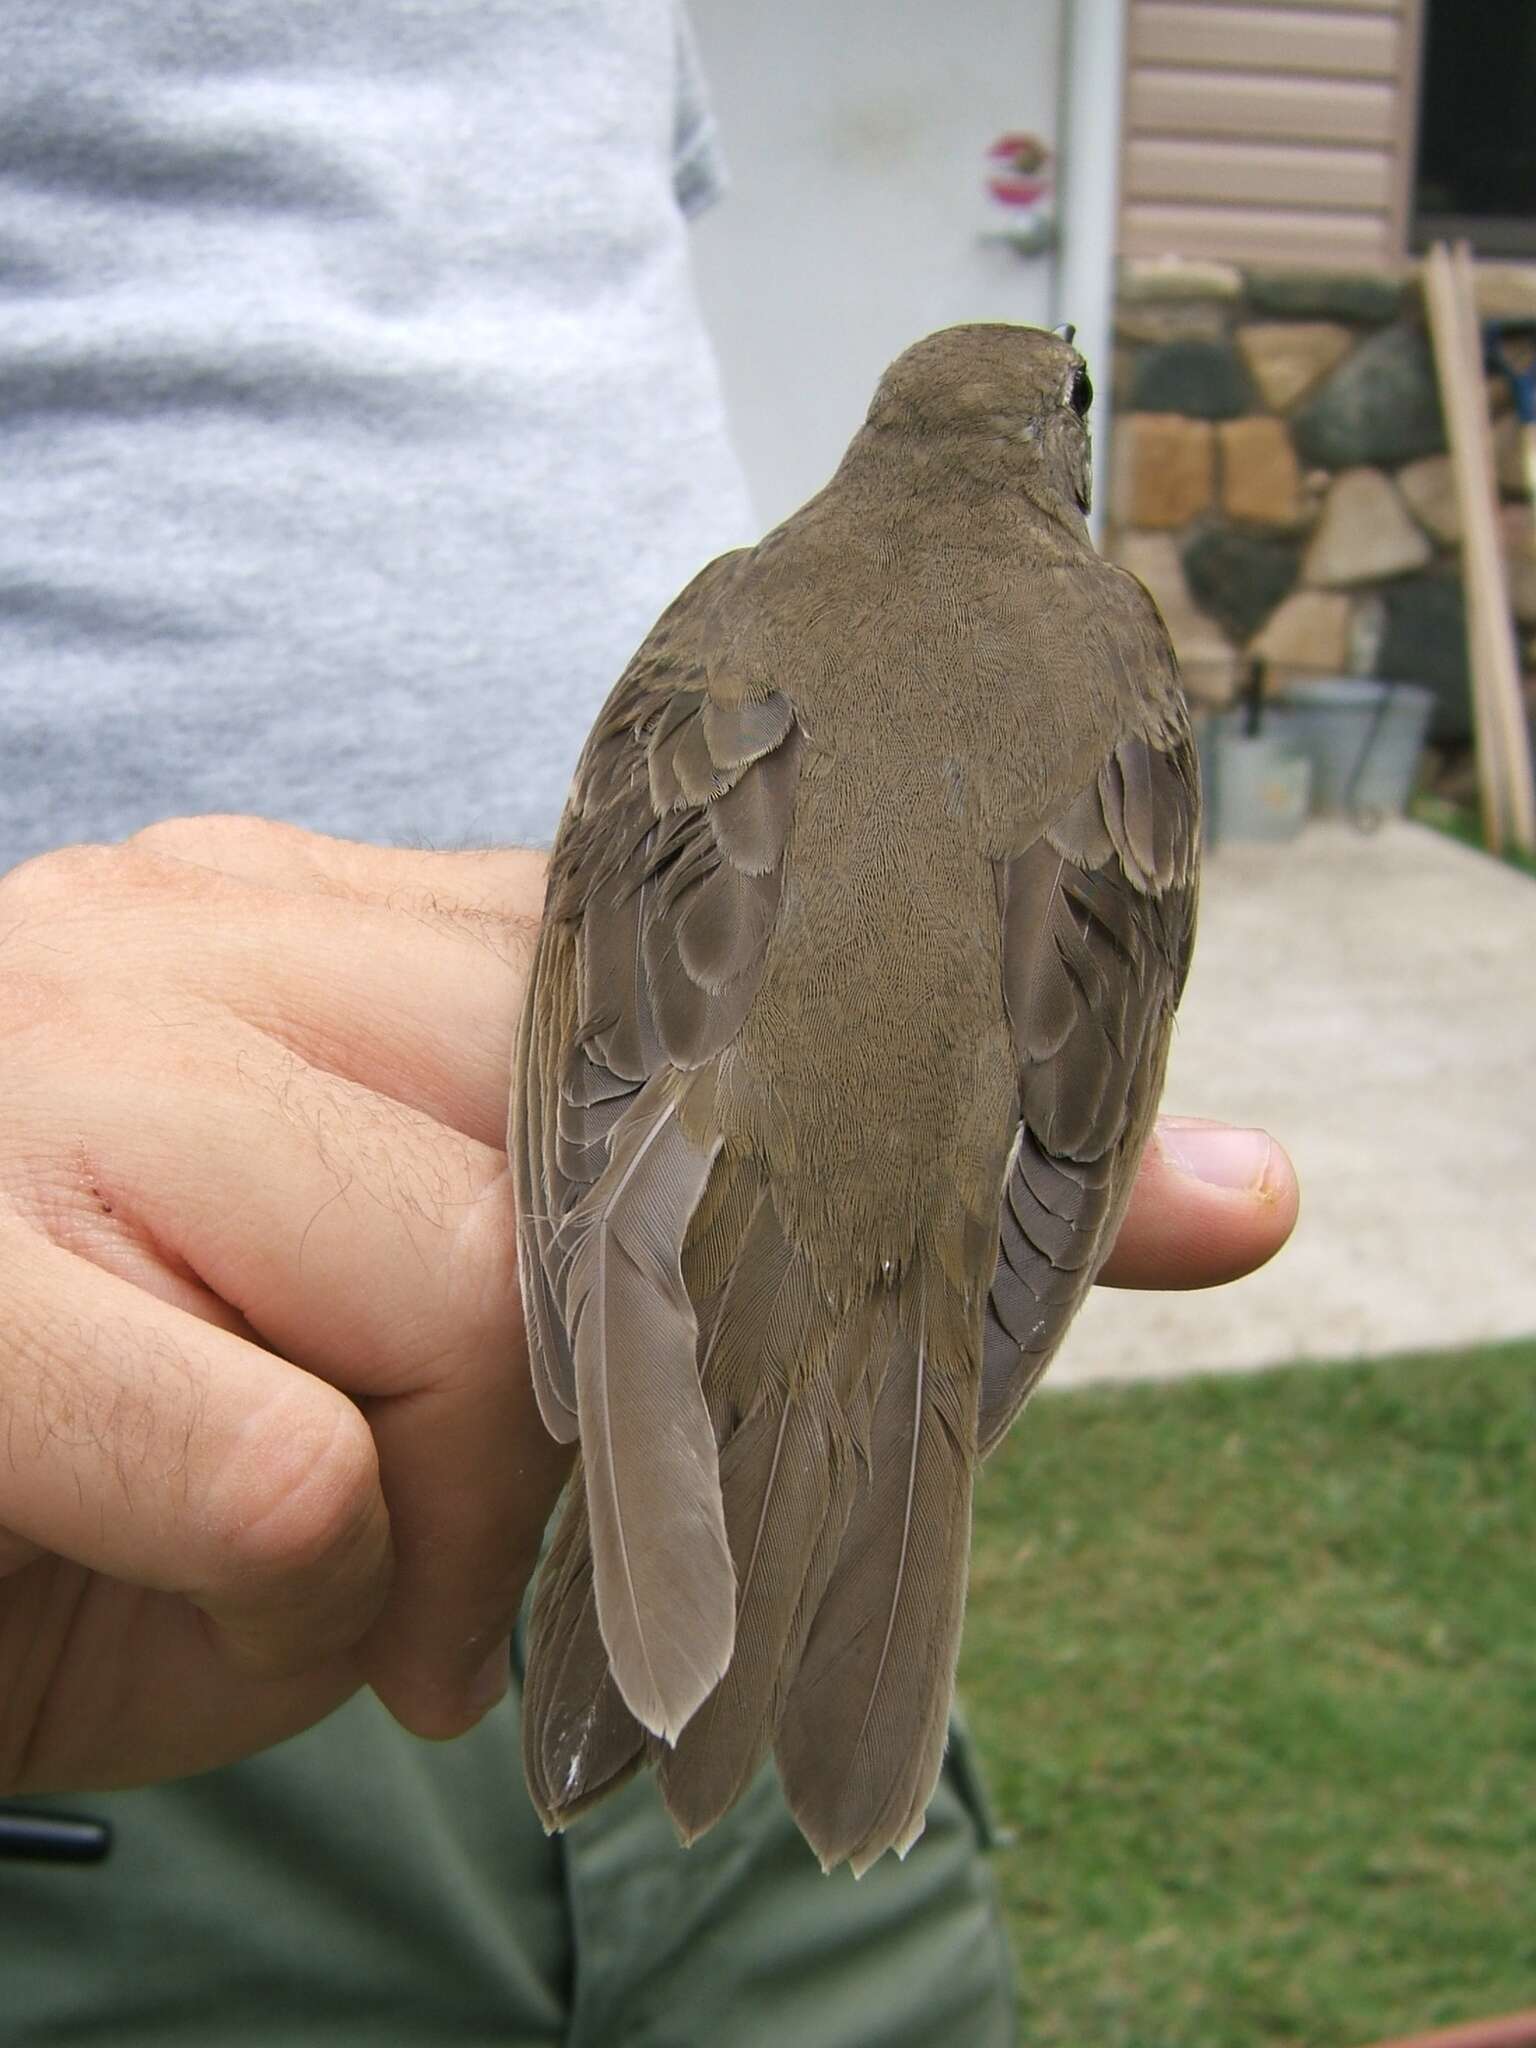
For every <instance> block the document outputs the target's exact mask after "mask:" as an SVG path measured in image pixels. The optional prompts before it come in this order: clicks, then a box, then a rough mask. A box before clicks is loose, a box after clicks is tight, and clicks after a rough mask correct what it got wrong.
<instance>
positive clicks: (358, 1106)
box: [0, 819, 566, 1791]
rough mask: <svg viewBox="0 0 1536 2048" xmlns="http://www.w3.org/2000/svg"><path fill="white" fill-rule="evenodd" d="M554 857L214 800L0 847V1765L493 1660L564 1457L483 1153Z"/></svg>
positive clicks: (79, 1764)
mask: <svg viewBox="0 0 1536 2048" xmlns="http://www.w3.org/2000/svg"><path fill="white" fill-rule="evenodd" d="M543 873H544V864H543V861H542V859H541V858H539V857H538V856H536V855H533V854H524V853H513V852H498V853H468V854H433V853H418V852H404V851H385V850H381V849H378V848H375V847H367V846H356V845H350V844H347V843H345V842H342V841H337V840H331V839H324V838H320V837H317V836H314V835H312V834H309V833H305V832H300V831H297V830H295V829H293V828H289V827H284V826H278V825H269V824H264V823H261V822H259V821H257V820H251V819H204V820H181V821H177V822H175V823H173V824H168V825H163V826H157V827H155V828H153V829H152V830H150V831H149V832H146V833H143V834H140V835H139V836H138V837H137V838H136V839H134V840H130V841H129V842H128V843H127V844H126V845H124V846H121V847H113V848H107V847H81V848H73V849H70V850H68V851H66V852H63V853H60V854H56V855H49V856H47V857H45V858H44V859H42V860H38V861H33V862H30V863H28V864H27V865H26V866H24V867H22V868H19V869H17V870H15V871H14V872H13V873H12V874H10V875H9V876H7V877H5V878H4V879H3V880H0V1037H3V1039H4V1047H5V1050H4V1068H5V1077H6V1084H5V1091H4V1099H3V1106H0V1271H3V1272H4V1274H5V1276H6V1277H5V1283H4V1289H5V1297H6V1304H7V1305H6V1313H5V1316H4V1320H3V1326H0V1673H3V1674H4V1677H3V1681H0V1790H7V1791H18V1790H19V1791H46V1790H57V1789H61V1788H79V1787H100V1786H105V1785H121V1784H132V1783H139V1782H148V1781H152V1780H155V1779H159V1778H165V1777H172V1776H178V1775H182V1774H184V1773H188V1772H192V1771H197V1770H202V1769H206V1768H208V1767H210V1766H212V1765H214V1764H218V1763H221V1762H225V1761H228V1760H230V1759H232V1758H235V1757H238V1756H242V1755H245V1754H248V1753H250V1752H252V1751H254V1750H256V1749H259V1748H261V1747H263V1746H265V1745H267V1744H269V1743H271V1742H274V1741H276V1740H279V1739H280V1738H282V1737H284V1736H286V1735H289V1734H292V1733H294V1732H296V1731H297V1730H299V1729H301V1728H303V1727H306V1726H308V1725H309V1724H310V1723H312V1722H314V1721H316V1720H318V1719H319V1718H321V1717H322V1716H323V1715H324V1714H326V1713H328V1712H329V1711H330V1710H331V1709H332V1708H333V1707H335V1706H336V1705H338V1704H339V1703H340V1702H341V1701H342V1700H343V1699H344V1698H346V1697H347V1695H348V1694H350V1693H351V1692H353V1691H355V1690H356V1689H357V1688H358V1687H359V1685H361V1684H365V1683H366V1684H370V1685H372V1686H373V1687H374V1688H375V1690H376V1691H377V1692H378V1693H379V1695H380V1696H381V1698H382V1699H383V1700H384V1702H385V1704H386V1705H387V1706H388V1707H389V1708H390V1709H391V1711H392V1712H394V1713H395V1714H396V1715H397V1716H398V1717H399V1719H400V1720H401V1721H403V1722H404V1723H405V1725H406V1726H407V1727H409V1728H412V1729H414V1730H415V1731H416V1732H418V1733H420V1734H425V1735H449V1734H454V1733H457V1732H459V1731H460V1730H462V1729H464V1728H467V1727H468V1726H470V1725H471V1724H472V1723H473V1721H475V1720H476V1719H478V1718H479V1715H480V1713H481V1712H483V1711H484V1709H485V1708H486V1707H488V1706H489V1705H490V1704H491V1701H492V1699H493V1698H494V1697H495V1696H496V1694H497V1693H499V1692H500V1691H501V1690H502V1689H503V1688H504V1686H505V1684H506V1678H507V1670H508V1658H507V1649H506V1643H507V1635H508V1631H509V1629H510V1627H511V1624H512V1620H513V1618H514V1615H515V1612H516V1608H517V1603H518V1599H519V1596H520V1594H521V1591H522V1586H523V1583H524V1580H525V1579H526V1577H527V1574H528V1572H529V1570H530V1569H531V1567H532V1564H533V1561H534V1559H535V1557H536V1554H537V1547H538V1541H539V1536H540V1533H541V1531H542V1528H543V1525H544V1521H545V1519H546V1516H547V1514H548V1511H549V1509H550V1507H551V1505H552V1503H553V1500H554V1497H555V1494H556V1492H557V1491H558V1488H559V1484H560V1481H561V1478H562V1476H563V1473H564V1469H565V1464H566V1453H564V1452H563V1451H561V1450H559V1449H557V1448H556V1446H554V1445H553V1444H552V1443H551V1442H550V1441H549V1440H548V1438H547V1437H546V1435H545V1432H544V1430H543V1427H542V1425H541V1423H540V1422H539V1419H538V1415H537V1411H536V1408H535V1405H534V1401H533V1396H532V1390H531V1386H530V1384H529V1380H528V1374H527V1362H526V1354H525V1351H524V1348H523V1339H522V1326H521V1321H520V1318H519V1314H518V1306H517V1285H516V1261H515V1250H514V1231H513V1213H512V1196H511V1186H510V1181H509V1179H508V1176H507V1174H506V1172H505V1161H504V1157H503V1144H504V1135H505V1119H506V1103H507V1093H508V1075H509V1066H510V1048H511V1039H512V1032H513V1028H514V1025H515V1020H516V1016H517V1011H518V1006H519V1003H520V1000H521V995H522V989H523V985H524V981H525V978H526V969H527V963H528V958H529V955H530V952H531V945H532V937H533V933H534V930H535V928H536V920H537V917H538V914H539V910H540V908H541V904H542V896H543Z"/></svg>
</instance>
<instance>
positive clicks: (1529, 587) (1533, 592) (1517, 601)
mask: <svg viewBox="0 0 1536 2048" xmlns="http://www.w3.org/2000/svg"><path fill="white" fill-rule="evenodd" d="M1499 523H1500V525H1501V526H1502V527H1503V530H1504V562H1505V566H1506V567H1507V568H1508V570H1509V601H1510V604H1511V605H1512V606H1513V608H1514V614H1515V617H1516V618H1517V619H1518V620H1519V621H1520V623H1521V625H1522V626H1536V515H1533V514H1532V511H1531V508H1530V506H1529V505H1506V506H1504V508H1503V510H1502V511H1501V512H1500V514H1499Z"/></svg>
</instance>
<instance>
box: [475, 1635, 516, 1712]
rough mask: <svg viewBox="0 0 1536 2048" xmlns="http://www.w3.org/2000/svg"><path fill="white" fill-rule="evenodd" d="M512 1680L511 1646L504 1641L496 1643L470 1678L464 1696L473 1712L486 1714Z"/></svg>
mask: <svg viewBox="0 0 1536 2048" xmlns="http://www.w3.org/2000/svg"><path fill="white" fill-rule="evenodd" d="M511 1682H512V1648H511V1645H510V1644H509V1643H507V1642H505V1641H503V1642H500V1643H498V1644H497V1645H496V1647H495V1649H494V1650H492V1652H491V1654H490V1656H489V1657H487V1658H486V1660H485V1662H484V1663H483V1664H482V1665H481V1666H480V1669H479V1670H478V1671H477V1672H476V1673H475V1675H474V1677H473V1678H472V1679H471V1680H470V1682H469V1686H468V1689H467V1691H466V1692H465V1695H464V1698H465V1701H466V1703H467V1705H468V1706H469V1708H470V1710H471V1711H472V1712H473V1713H475V1714H488V1713H489V1712H490V1711H491V1709H492V1707H494V1706H495V1704H496V1702H497V1701H498V1700H499V1699H500V1698H501V1696H502V1694H503V1693H504V1692H505V1691H506V1689H507V1687H508V1686H509V1685H510V1684H511Z"/></svg>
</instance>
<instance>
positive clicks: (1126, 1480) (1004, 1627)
mask: <svg viewBox="0 0 1536 2048" xmlns="http://www.w3.org/2000/svg"><path fill="white" fill-rule="evenodd" d="M972 1588H973V1590H972V1595H971V1606H970V1614H969V1619H968V1622H967V1627H966V1641H965V1652H964V1656H963V1659H962V1664H961V1685H962V1693H963V1697H964V1699H965V1701H966V1704H967V1706H968V1709H969V1713H970V1717H971V1721H972V1724H973V1726H974V1728H975V1730H976V1733H977V1736H978V1739H979V1741H980V1744H981V1747H982V1751H983V1755H984V1757H985V1759H986V1762H987V1765H988V1769H989V1775H990V1779H991V1784H992V1788H993V1791H994V1794H995V1797H996V1802H997V1806H998V1809H999V1813H1000V1818H1001V1820H1002V1823H1003V1825H1004V1827H1005V1828H1006V1829H1008V1830H1009V1831H1010V1836H1011V1839H1010V1840H1009V1841H1008V1843H1007V1845H1006V1846H1005V1847H1004V1848H1003V1850H1002V1851H1001V1852H1000V1854H999V1857H998V1874H999V1877H1000V1880H1001V1884H1002V1889H1003V1896H1004V1902H1005V1906H1006V1909H1007V1914H1008V1919H1009V1924H1010V1928H1011V1931H1012V1935H1013V1940H1014V1947H1015V1952H1016V1956H1017V1960H1018V1967H1019V1984H1020V1999H1021V2014H1022V2019H1021V2027H1020V2038H1021V2042H1022V2043H1023V2044H1024V2048H1045V2044H1061V2048H1271V2044H1276V2048H1277V2044H1281V2043H1284V2044H1297V2048H1301V2044H1305V2048H1356V2044H1359V2043H1365V2042H1370V2041H1374V2040H1376V2039H1378V2038H1379V2037H1382V2036H1388V2035H1392V2034H1396V2033H1400V2032H1407V2031H1409V2030H1411V2029H1415V2028H1419V2027H1426V2026H1431V2025H1448V2024H1450V2023H1452V2022H1453V2021H1457V2020H1464V2019H1470V2018H1473V2017H1476V2016H1479V2015H1482V2014H1485V2013H1492V2012H1500V2011H1508V2010H1510V2009H1512V2008H1518V2007H1522V2006H1530V2005H1536V1342H1531V1343H1524V1344H1517V1345H1507V1346H1502V1347H1499V1348H1496V1349H1490V1350H1486V1351H1479V1352H1474V1353H1471V1354H1469V1355H1442V1356H1422V1357H1413V1358H1404V1359H1393V1360H1386V1361H1383V1362H1379V1363H1375V1364H1368V1365H1359V1366H1326V1367H1313V1368H1308V1367H1291V1368H1287V1369H1286V1370H1283V1371H1279V1372H1270V1373H1264V1374H1260V1375H1255V1376H1252V1377H1237V1378H1232V1379H1209V1378H1207V1379H1198V1380H1191V1381H1184V1382H1179V1383H1175V1384H1173V1385H1169V1386H1159V1387H1138V1388H1110V1389H1095V1390H1089V1391H1084V1392H1073V1393H1062V1394H1056V1395H1052V1394H1046V1395H1044V1396H1043V1397H1042V1398H1041V1399H1039V1400H1038V1401H1036V1402H1035V1404H1034V1405H1033V1406H1032V1407H1031V1408H1030V1409H1029V1411H1028V1412H1027V1414H1026V1415H1025V1417H1024V1419H1023V1421H1022V1422H1021V1423H1020V1424H1019V1425H1018V1427H1017V1428H1016V1429H1015V1431H1014V1434H1013V1436H1012V1437H1011V1439H1010V1440H1009V1442H1008V1443H1007V1444H1006V1445H1005V1447H1004V1448H1003V1449H1002V1450H1001V1451H1000V1452H999V1453H998V1455H997V1456H996V1458H995V1459H994V1460H993V1461H992V1463H991V1465H990V1466H989V1467H988V1468H987V1471H986V1474H985V1477H984V1479H983V1483H982V1486H981V1489H980V1496H979V1500H978V1506H977V1518H976V1545H975V1560H974V1568H973V1579H972Z"/></svg>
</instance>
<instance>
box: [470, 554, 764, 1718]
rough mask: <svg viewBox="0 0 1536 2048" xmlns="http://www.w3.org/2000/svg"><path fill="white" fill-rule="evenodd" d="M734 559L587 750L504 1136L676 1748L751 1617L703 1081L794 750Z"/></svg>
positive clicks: (687, 603) (550, 1350)
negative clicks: (739, 1567) (749, 634)
mask: <svg viewBox="0 0 1536 2048" xmlns="http://www.w3.org/2000/svg"><path fill="white" fill-rule="evenodd" d="M742 559H743V557H741V556H739V555H738V556H725V557H722V559H721V560H720V561H718V562H715V563H712V564H711V565H710V567H709V568H708V569H706V570H705V571H704V572H703V574H702V575H701V576H700V577H698V578H696V579H695V581H694V583H693V584H692V585H691V586H690V587H689V589H688V590H687V591H685V592H684V593H683V595H682V597H680V598H679V599H678V600H677V601H676V603H674V604H673V605H672V606H671V607H670V609H669V610H668V611H667V612H666V613H665V614H663V616H662V618H661V619H660V620H659V621H658V623H657V625H656V627H655V629H654V630H653V632H652V633H651V635H650V637H649V639H648V640H647V641H646V643H645V645H644V646H643V647H642V648H641V650H640V652H639V653H638V654H637V655H636V657H635V659H634V661H633V662H632V663H631V664H630V667H629V668H628V670H627V671H626V672H625V674H624V676H623V677H622V678H621V679H620V681H619V684H618V686H617V687H616V689H615V690H614V692H613V695H612V696H611V697H610V699H609V701H608V703H607V705H606V706H605V707H604V710H603V712H602V714H601V715H600V717H599V719H598V722H597V724H596V726H595V728H594V730H593V733H592V736H591V738H590V739H589V741H588V743H587V747H586V749H585V752H584V753H583V756H582V760H581V763H580V766H579V768H578V770H577V776H576V782H575V785H574V787H573V791H572V797H571V802H570V804H569V805H568V807H567V811H566V815H565V818H564V819H563V821H562V824H561V828H560V832H559V834H558V836H557V838H556V841H555V846H554V850H553V853H552V855H551V860H550V881H549V891H548V897H547V902H546V907H545V923H544V928H543V930H542V932H541V935H540V941H539V946H538V950H537V953H536V956H535V961H534V967H533V974H532V978H531V982H530V987H529V993H528V998H527V1001H526V1004H525V1009H524V1018H523V1026H522V1036H521V1041H520V1046H519V1059H518V1084H517V1086H516V1088H515V1089H514V1098H515V1099H514V1105H513V1120H512V1123H513V1127H512V1133H511V1138H510V1144H511V1148H512V1153H513V1158H514V1162H515V1166H514V1170H515V1173H516V1182H517V1193H518V1211H519V1216H518V1254H519V1269H520V1276H521V1280H522V1286H523V1298H524V1303H525V1316H526V1321H527V1326H528V1339H529V1350H530V1355H531V1359H532V1366H533V1377H534V1385H535V1389H536V1391H537V1394H538V1398H539V1405H540V1410H541V1412H542V1414H543V1416H544V1419H545V1422H546V1424H547V1426H548V1427H549V1428H550V1430H551V1431H552V1432H553V1434H554V1435H555V1436H556V1437H558V1438H560V1439H561V1440H563V1441H569V1440H570V1439H572V1438H573V1437H575V1436H577V1435H578V1433H579V1435H580V1437H581V1444H582V1460H583V1466H584V1471H585V1496H586V1512H587V1515H588V1519H589V1521H590V1526H591V1542H592V1553H593V1565H594V1570H593V1583H594V1597H595V1604H596V1610H597V1617H598V1620H599V1621H600V1623H601V1637H602V1641H603V1643H604V1645H605V1646H606V1649H607V1654H608V1658H609V1661H610V1663H611V1665H612V1670H613V1675H614V1678H615V1679H616V1681H617V1683H618V1685H619V1688H620V1691H621V1692H622V1694H623V1696H624V1699H625V1701H626V1702H627V1704H628V1705H629V1707H630V1708H631V1709H632V1710H633V1711H634V1713H635V1714H636V1715H637V1716H638V1717H639V1719H640V1720H641V1721H643V1722H644V1723H645V1725H646V1726H647V1727H649V1728H651V1729H652V1730H653V1731H654V1732H656V1733H659V1734H664V1735H666V1736H668V1737H669V1738H672V1737H675V1735H676V1733H677V1732H678V1731H679V1730H680V1728H681V1726H682V1725H683V1723H684V1722H685V1721H686V1720H687V1718H688V1717H689V1715H690V1714H691V1713H692V1711H693V1709H694V1707H695V1706H696V1705H697V1704H698V1701H699V1700H700V1699H702V1698H703V1697H704V1696H705V1694H706V1693H707V1692H708V1691H709V1690H710V1689H711V1687H712V1686H713V1685H714V1683H715V1682H716V1681H717V1680H718V1678H719V1676H720V1674H721V1672H722V1671H723V1670H724V1668H725V1664H726V1662H727V1661H728V1659H729V1655H730V1649H731V1640H732V1631H733V1627H734V1579H733V1572H732V1565H731V1558H730V1551H729V1544H728V1540H727V1533H726V1528H725V1521H724V1514H723V1508H722V1504H721V1493H720V1479H719V1467H718V1454H717V1449H716V1440H715V1433H714V1429H713V1426H712V1424H711V1420H710V1417H709V1414H708V1411H707V1407H706V1403H705V1398H704V1394H703V1391H702V1389H701V1386H700V1381H699V1372H698V1363H697V1336H698V1324H697V1319H696V1314H695V1309H694V1304H693V1302H692V1300H691V1298H690V1295H689V1291H688V1288H687V1286H686V1285H685V1283H684V1279H683V1274H682V1253H683V1245H684V1240H685V1238H686V1236H687V1234H688V1230H689V1225H690V1222H691V1220H692V1218H693V1215H694V1212H695V1210H696V1209H697V1207H698V1205H699V1202H700V1201H701V1199H702V1198H703V1196H704V1193H705V1190H706V1187H707V1185H708V1183H709V1180H710V1176H711V1172H712V1169H713V1166H714V1162H715V1157H716V1152H717V1149H718V1139H717V1138H716V1137H714V1136H713V1134H712V1132H711V1130H710V1121H711V1120H710V1117H709V1115H708V1101H709V1085H708V1084H709V1080H710V1074H709V1072H708V1071H707V1070H708V1069H710V1067H711V1063H712V1062H713V1061H714V1060H715V1058H716V1056H717V1055H718V1054H720V1053H721V1052H722V1051H724V1049H725V1048H726V1047H727V1046H728V1045H729V1044H730V1042H731V1040H732V1039H733V1038H734V1036H735V1035H736V1033H737V1031H738V1030H739V1029H740V1026H741V1023H742V1020H743V1018H744V1017H745V1015H746V1012H747V1008H748V1006H749V1004H750V1003H751V1000H752V997H753V995H754V993H755V992H756V989H757V987H758V984H759V981H760V979H761V975H762V968H763V961H764V957H765V954H766V951H767V947H768V941H769V938H770V935H771V933H772V930H773V927H774V922H775V918H776V914H777V909H778V904H779V895H780V889H781V885H782V876H783V863H784V853H785V847H786V844H787V841H788V836H789V830H790V824H791V820H792V818H793V813H794V799H795V791H796V786H797V781H798V769H799V755H800V732H799V727H798V725H797V723H796V720H795V714H794V709H793V706H792V705H791V703H790V701H789V699H788V698H787V697H786V696H785V695H784V694H783V693H782V692H781V691H779V690H778V689H775V688H774V687H773V686H772V685H771V683H769V682H768V681H767V680H766V679H762V680H760V679H757V678H754V677H753V676H750V675H743V674H742V673H740V671H739V669H738V667H737V666H736V663H735V657H736V650H737V648H738V647H739V645H740V638H739V620H740V616H741V611H742V607H741V606H739V605H733V607H732V617H733V619H734V620H735V621H737V624H736V626H735V627H734V628H733V629H732V630H731V631H728V630H727V628H726V627H725V626H724V625H723V624H722V623H721V620H720V616H719V613H718V610H717V606H718V603H719V599H720V597H721V596H722V594H723V593H724V592H725V591H727V590H729V589H730V588H731V586H732V584H733V583H734V581H735V578H736V576H737V574H738V573H739V565H740V563H741V561H742ZM571 1511H572V1510H570V1509H568V1510H567V1512H568V1513H569V1512H571Z"/></svg>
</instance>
